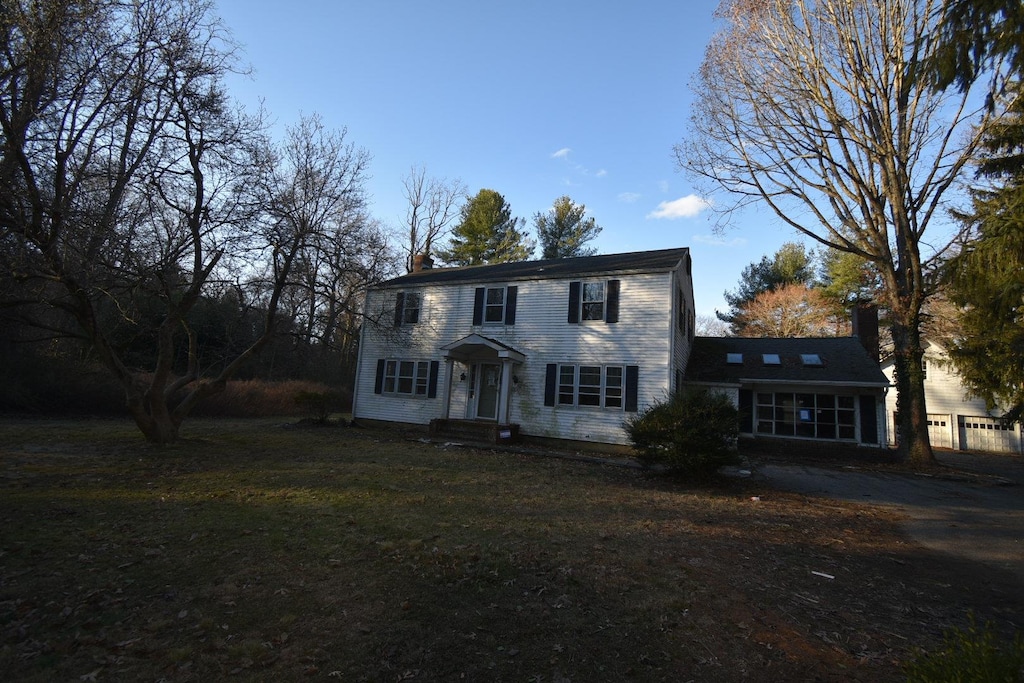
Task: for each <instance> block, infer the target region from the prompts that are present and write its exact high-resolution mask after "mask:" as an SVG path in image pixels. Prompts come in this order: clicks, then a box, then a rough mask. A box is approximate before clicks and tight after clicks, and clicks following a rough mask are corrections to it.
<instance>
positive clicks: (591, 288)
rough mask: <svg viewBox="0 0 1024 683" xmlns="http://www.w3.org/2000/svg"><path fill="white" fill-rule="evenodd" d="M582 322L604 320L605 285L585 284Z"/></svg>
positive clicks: (601, 283)
mask: <svg viewBox="0 0 1024 683" xmlns="http://www.w3.org/2000/svg"><path fill="white" fill-rule="evenodd" d="M581 303H582V309H581V311H580V320H604V283H603V282H584V283H583V299H582V302H581Z"/></svg>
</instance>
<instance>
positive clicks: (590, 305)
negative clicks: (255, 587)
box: [568, 280, 620, 323]
mask: <svg viewBox="0 0 1024 683" xmlns="http://www.w3.org/2000/svg"><path fill="white" fill-rule="evenodd" d="M619 282H620V281H619V280H594V281H579V282H570V283H569V316H568V320H569V322H570V323H579V322H587V321H594V320H598V321H601V320H603V321H604V322H606V323H617V322H618V321H619Z"/></svg>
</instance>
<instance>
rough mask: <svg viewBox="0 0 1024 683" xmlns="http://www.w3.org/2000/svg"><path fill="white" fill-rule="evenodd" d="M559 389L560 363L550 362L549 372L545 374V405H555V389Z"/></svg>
mask: <svg viewBox="0 0 1024 683" xmlns="http://www.w3.org/2000/svg"><path fill="white" fill-rule="evenodd" d="M557 389H558V364H557V363H548V369H547V374H546V375H545V376H544V405H546V406H553V405H555V391H556V390H557Z"/></svg>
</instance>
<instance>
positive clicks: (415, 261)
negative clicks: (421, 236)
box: [412, 254, 434, 273]
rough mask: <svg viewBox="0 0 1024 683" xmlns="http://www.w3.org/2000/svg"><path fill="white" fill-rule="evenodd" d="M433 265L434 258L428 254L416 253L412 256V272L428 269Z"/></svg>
mask: <svg viewBox="0 0 1024 683" xmlns="http://www.w3.org/2000/svg"><path fill="white" fill-rule="evenodd" d="M433 267H434V259H432V258H430V255H429V254H416V255H415V256H413V257H412V272H414V273H418V272H420V271H421V270H430V269H431V268H433Z"/></svg>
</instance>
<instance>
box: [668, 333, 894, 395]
mask: <svg viewBox="0 0 1024 683" xmlns="http://www.w3.org/2000/svg"><path fill="white" fill-rule="evenodd" d="M730 353H738V354H742V355H743V362H742V363H741V364H730V363H729V362H728V360H727V355H726V354H730ZM766 353H774V354H778V355H779V360H780V361H781V362H780V364H779V365H765V363H764V361H763V359H762V356H763V354H766ZM802 354H817V355H818V356H819V357H820V359H821V365H819V366H811V365H805V364H804V363H803V361H802V360H801V355H802ZM686 379H688V380H690V381H694V382H725V383H730V384H739V383H740V381H741V380H743V381H753V382H757V381H763V382H815V383H823V384H835V383H855V384H868V385H878V386H887V385H888V384H889V381H888V379H886V377H885V375H884V374H882V371H881V369H879V367H878V363H876V362H874V361H873V360H872V359H871V357H870V356H869V355H868V352H867V350H866V349H865V348H864V346H863V345H862V344H861V343H860V340H859V339H858V338H857V337H812V338H798V339H783V338H775V337H768V338H764V337H758V338H748V337H697V338H695V339H694V340H693V350H692V352H691V353H690V360H689V362H688V363H687V366H686Z"/></svg>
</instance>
